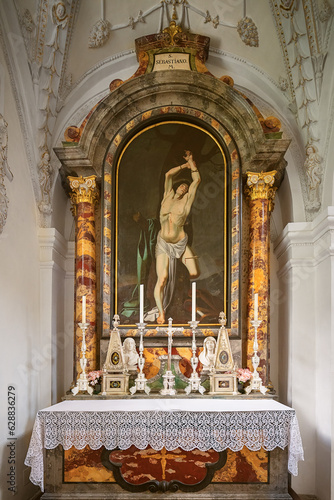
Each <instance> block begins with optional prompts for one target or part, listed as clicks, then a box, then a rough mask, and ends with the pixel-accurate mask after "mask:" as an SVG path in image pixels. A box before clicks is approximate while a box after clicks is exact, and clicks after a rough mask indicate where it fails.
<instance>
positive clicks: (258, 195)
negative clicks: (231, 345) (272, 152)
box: [245, 170, 277, 385]
mask: <svg viewBox="0 0 334 500" xmlns="http://www.w3.org/2000/svg"><path fill="white" fill-rule="evenodd" d="M275 174H276V170H273V171H271V172H261V173H257V172H247V187H246V190H245V191H246V194H247V195H248V197H249V205H250V222H249V232H250V237H249V278H248V279H249V281H248V315H247V367H248V368H249V369H251V370H252V355H253V352H254V346H253V343H254V328H253V326H252V325H251V323H250V322H251V321H252V320H253V319H254V295H255V293H258V303H259V320H261V325H260V327H259V329H258V345H259V348H258V351H257V353H258V356H259V358H260V365H259V368H258V371H259V374H260V376H261V378H262V381H263V383H264V384H265V385H267V384H268V381H269V372H270V336H269V290H270V283H269V275H270V267H269V266H270V263H269V256H270V251H269V244H270V229H269V228H270V212H271V211H272V209H273V200H274V197H275V192H276V189H277V188H275V187H273V184H274V182H275Z"/></svg>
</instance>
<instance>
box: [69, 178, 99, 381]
mask: <svg viewBox="0 0 334 500" xmlns="http://www.w3.org/2000/svg"><path fill="white" fill-rule="evenodd" d="M68 180H69V183H70V188H71V190H72V192H71V201H72V206H73V212H74V216H75V224H76V245H75V246H76V250H75V337H74V372H75V373H74V379H76V378H77V376H78V375H80V373H81V367H80V356H81V343H82V332H81V329H80V327H79V326H78V323H80V322H81V321H82V297H83V296H84V295H86V321H87V323H89V327H88V329H87V331H86V345H87V351H86V358H87V371H91V370H95V369H96V361H97V335H96V241H95V214H94V205H95V203H96V201H97V199H98V191H97V186H96V176H95V175H92V176H89V177H68Z"/></svg>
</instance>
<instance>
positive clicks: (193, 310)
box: [191, 281, 196, 321]
mask: <svg viewBox="0 0 334 500" xmlns="http://www.w3.org/2000/svg"><path fill="white" fill-rule="evenodd" d="M191 292H192V295H191V321H196V282H195V281H193V282H192V285H191Z"/></svg>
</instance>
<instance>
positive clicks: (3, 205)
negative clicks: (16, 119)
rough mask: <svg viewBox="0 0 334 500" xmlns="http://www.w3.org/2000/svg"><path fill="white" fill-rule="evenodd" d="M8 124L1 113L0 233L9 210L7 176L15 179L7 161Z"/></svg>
mask: <svg viewBox="0 0 334 500" xmlns="http://www.w3.org/2000/svg"><path fill="white" fill-rule="evenodd" d="M7 127H8V124H7V122H6V120H5V119H4V117H3V116H2V115H1V114H0V234H1V233H2V231H3V228H4V227H5V224H6V220H7V212H8V203H9V199H8V197H7V192H6V186H5V182H4V181H5V177H7V178H8V179H9V180H10V181H11V180H12V179H13V174H12V172H11V171H10V169H9V167H8V163H7V153H8V131H7Z"/></svg>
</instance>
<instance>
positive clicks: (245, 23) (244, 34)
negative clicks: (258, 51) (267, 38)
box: [237, 17, 259, 47]
mask: <svg viewBox="0 0 334 500" xmlns="http://www.w3.org/2000/svg"><path fill="white" fill-rule="evenodd" d="M237 31H238V33H239V36H240V38H241V40H242V41H243V42H244V43H245V44H246V45H249V46H250V47H258V46H259V33H258V31H257V27H256V24H255V23H254V21H253V20H252V19H251V18H250V17H243V18H242V19H240V21H239V22H238V26H237Z"/></svg>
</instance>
